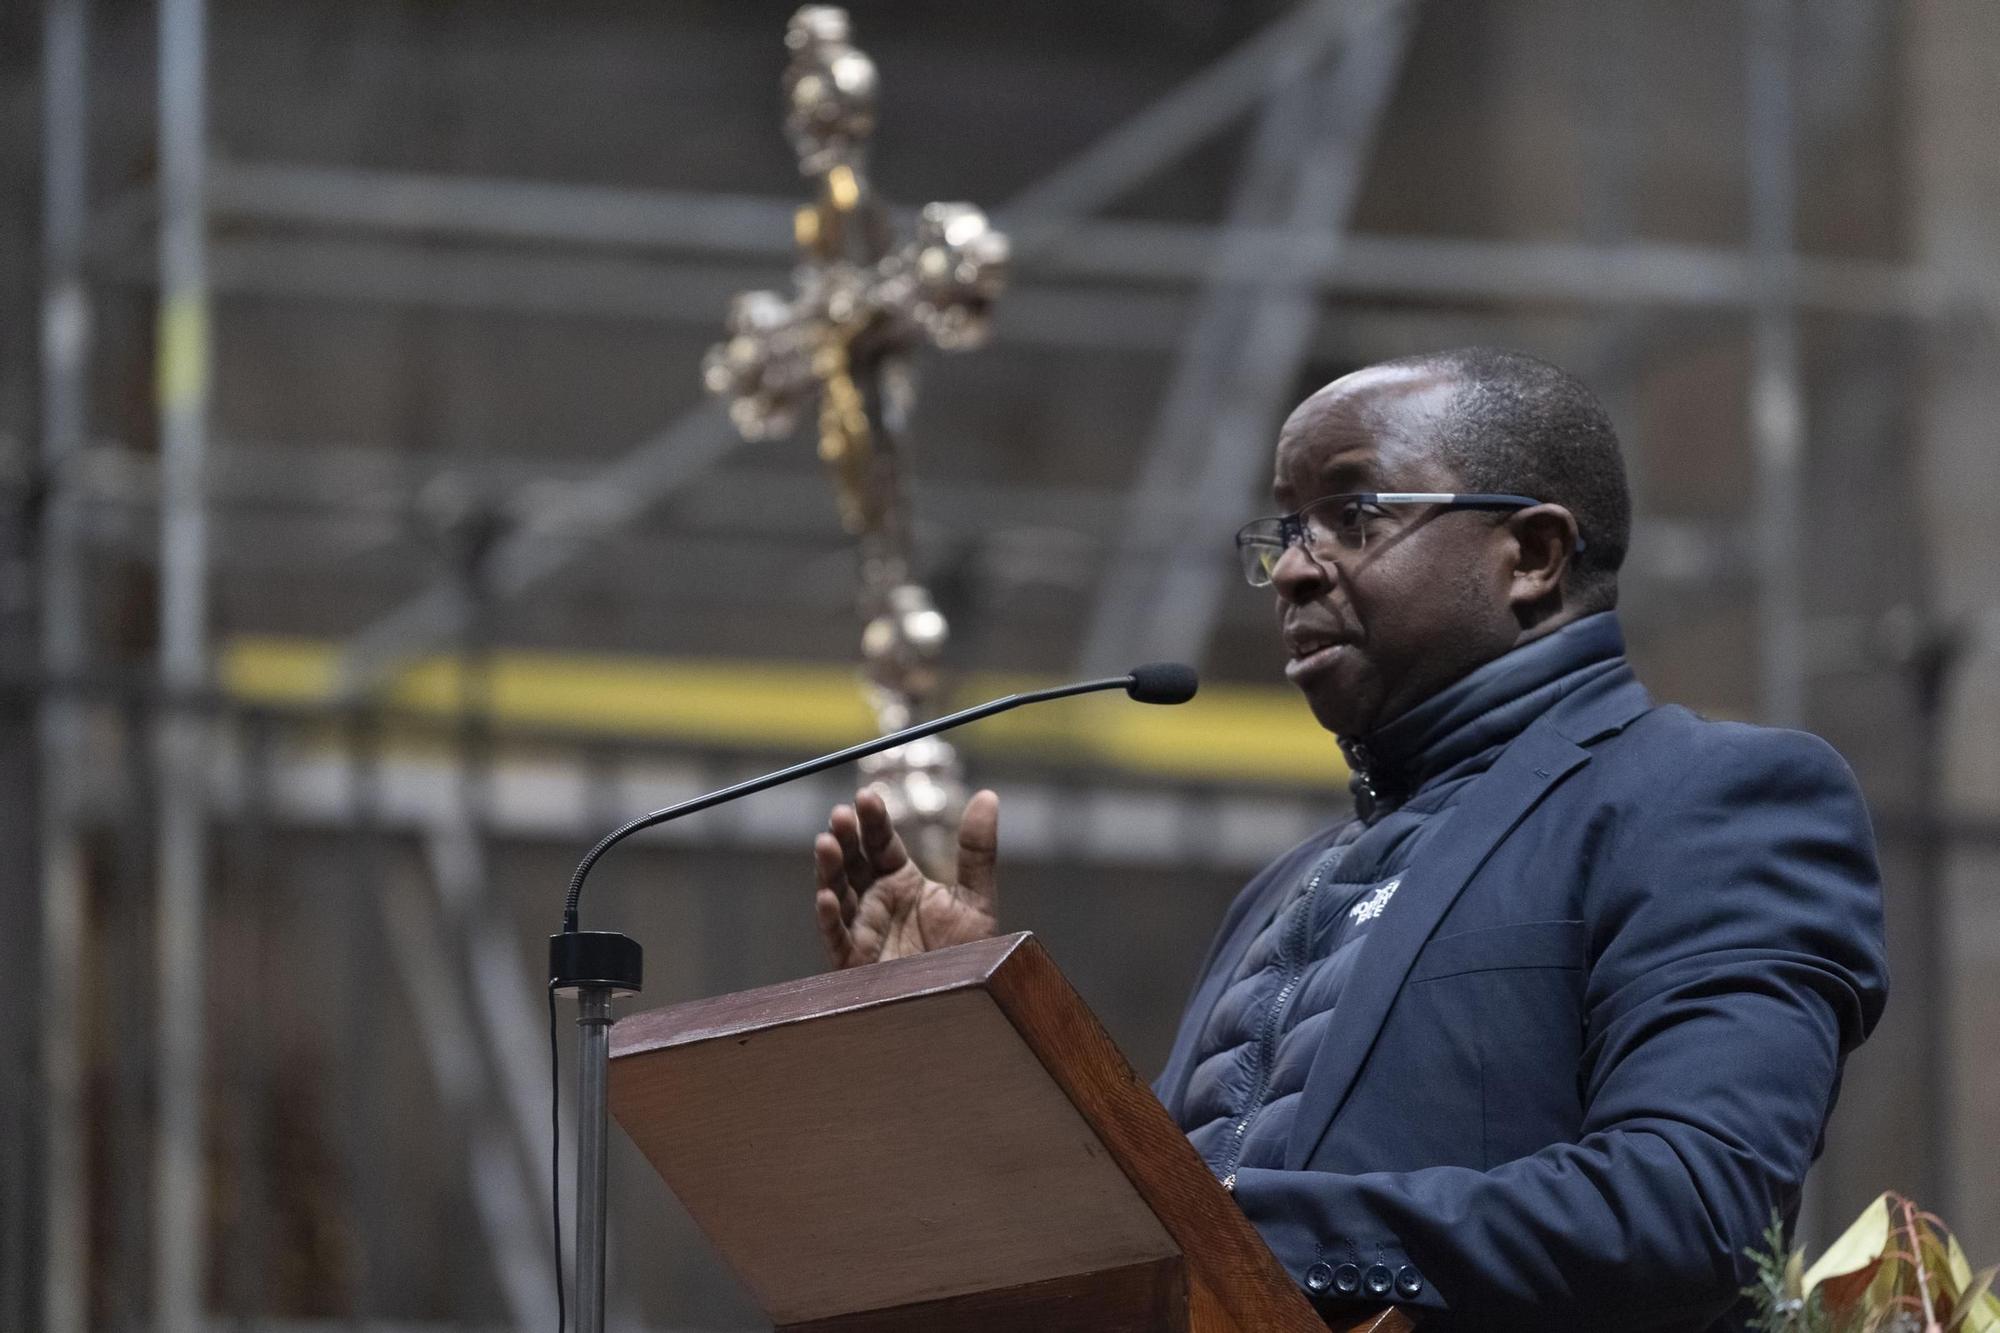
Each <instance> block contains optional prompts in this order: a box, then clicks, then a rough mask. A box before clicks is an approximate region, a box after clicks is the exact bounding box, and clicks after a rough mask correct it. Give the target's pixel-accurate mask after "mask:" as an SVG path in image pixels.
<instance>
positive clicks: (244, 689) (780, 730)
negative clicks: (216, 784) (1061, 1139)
mask: <svg viewBox="0 0 2000 1333" xmlns="http://www.w3.org/2000/svg"><path fill="white" fill-rule="evenodd" d="M336 655H337V649H336V647H335V646H334V645H331V644H327V643H322V642H317V641H310V640H300V639H276V638H239V639H236V640H233V641H231V642H230V643H229V644H228V645H227V646H226V647H225V648H224V649H223V652H222V654H221V658H220V670H221V679H222V682H223V687H224V688H225V689H226V690H227V691H228V692H229V693H230V694H231V695H232V696H234V697H236V698H238V699H240V700H243V701H244V702H248V703H266V704H306V703H317V702H324V701H325V700H327V699H329V698H330V697H331V695H332V693H333V683H334V665H335V660H336ZM1053 683H1055V682H1052V681H1047V680H1040V679H1033V678H1028V677H1022V676H999V675H991V674H981V675H973V676H969V677H967V678H965V679H963V680H961V681H960V682H959V684H958V687H957V688H956V689H955V690H954V691H953V699H952V703H953V706H955V707H964V706H966V705H969V704H972V703H976V702H978V701H980V700H982V699H989V698H992V697H994V696H996V695H1001V694H1007V693H1011V692H1014V691H1018V690H1029V689H1036V688H1040V687H1042V686H1044V685H1049V684H1053ZM492 688H493V712H494V715H495V717H496V719H497V720H498V721H499V722H501V723H503V724H514V725H518V726H538V727H551V728H560V729H566V730H576V731H582V732H592V733H599V734H605V735H618V736H632V737H644V738H648V739H661V740H681V741H687V742H690V743H694V744H701V745H716V746H723V747H736V746H741V747H746V748H760V749H777V750H791V749H797V750H821V749H834V748H837V747H839V746H841V745H848V744H852V743H854V742H855V741H858V740H861V739H863V738H865V737H867V736H869V735H871V734H873V731H874V719H873V717H872V715H871V714H870V712H869V710H868V708H867V705H866V704H865V702H864V701H863V699H862V697H861V692H860V676H859V673H858V672H857V671H855V670H852V669H845V668H840V667H829V666H791V665H783V664H778V663H771V662H718V661H688V660H666V659H656V658H634V657H614V656H594V655H583V654H567V653H533V652H510V653H503V654H500V655H499V656H498V657H497V658H496V659H495V660H494V663H493V678H492ZM383 698H384V699H385V701H386V702H388V703H390V704H391V705H393V706H395V707H398V708H404V709H409V710H412V711H415V712H420V713H433V714H437V715H440V716H442V715H447V714H449V713H450V712H451V711H452V710H453V709H454V708H456V707H457V705H458V698H459V679H458V669H457V665H456V663H455V662H454V661H452V660H451V659H449V658H427V659H424V660H422V661H419V662H417V663H415V664H413V665H412V666H410V667H409V668H407V669H405V670H404V671H402V672H401V673H399V674H398V675H397V676H396V677H395V679H394V680H393V681H391V682H390V684H389V685H388V687H387V689H386V691H385V692H384V695H383ZM953 743H954V744H956V745H959V746H960V747H961V748H962V749H964V750H965V752H966V753H967V754H968V755H978V754H990V755H995V756H998V755H1010V756H1017V757H1023V758H1036V759H1042V760H1046V761H1049V762H1055V763H1073V764H1101V765H1107V766H1110V767H1114V768H1119V769H1124V770H1128V771H1130V772H1134V773H1145V774H1152V775H1157V776H1164V777H1172V778H1176V779H1183V780H1194V781H1200V780H1204V779H1213V780H1221V781H1250V782H1282V783H1288V784H1305V785H1309V786H1316V787H1317V786H1326V787H1331V786H1335V785H1338V784H1340V783H1344V782H1345V781H1346V779H1347V770H1346V768H1345V766H1344V765H1343V764H1342V763H1341V759H1340V751H1339V750H1338V749H1337V748H1336V747H1335V746H1334V743H1333V738H1332V737H1330V736H1328V735H1327V734H1326V733H1325V732H1324V731H1322V730H1320V728H1319V727H1318V725H1317V724H1316V723H1314V721H1313V719H1312V715H1311V713H1309V712H1308V711H1307V710H1306V706H1305V703H1304V701H1303V700H1301V699H1300V698H1299V697H1298V695H1297V694H1296V693H1294V692H1293V691H1291V690H1289V689H1283V688H1257V687H1252V686H1242V685H1207V686H1203V687H1202V691H1201V693H1200V694H1199V695H1197V696H1196V697H1195V698H1194V699H1193V701H1191V702H1189V703H1187V704H1184V705H1182V706H1180V707H1178V708H1142V707H1136V706H1134V705H1133V704H1131V703H1129V702H1127V701H1125V700H1123V699H1120V698H1116V697H1108V696H1099V697H1096V698H1084V699H1076V700H1068V701H1063V702H1059V703H1054V704H1046V705H1043V706H1041V707H1039V708H1031V709H1023V710H1021V711H1019V712H1015V713H1006V714H1002V715H1001V716H999V717H996V718H993V719H991V720H990V721H987V722H982V723H980V724H979V725H978V726H977V727H976V728H974V729H972V730H970V731H967V732H964V733H961V734H960V735H958V736H956V737H954V739H953Z"/></svg>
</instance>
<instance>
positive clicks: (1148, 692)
mask: <svg viewBox="0 0 2000 1333" xmlns="http://www.w3.org/2000/svg"><path fill="white" fill-rule="evenodd" d="M1200 686H1201V677H1199V676H1197V675H1195V673H1194V668H1193V667H1191V666H1189V665H1188V664H1187V663H1185V662H1148V663H1146V665H1144V666H1141V667H1133V668H1132V679H1131V681H1130V683H1128V684H1127V685H1126V686H1125V693H1127V694H1129V695H1131V696H1132V697H1133V698H1134V699H1137V700H1138V701H1139V702H1140V703H1142V704H1184V703H1186V702H1187V701H1188V700H1190V699H1192V698H1194V692H1195V690H1197V689H1198V688H1200Z"/></svg>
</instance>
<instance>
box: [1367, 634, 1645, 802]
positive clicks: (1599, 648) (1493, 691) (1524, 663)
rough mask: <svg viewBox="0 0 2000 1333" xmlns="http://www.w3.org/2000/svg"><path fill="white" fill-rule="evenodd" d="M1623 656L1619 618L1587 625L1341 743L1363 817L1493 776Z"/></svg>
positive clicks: (1503, 660)
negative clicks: (1535, 728) (1554, 711)
mask: <svg viewBox="0 0 2000 1333" xmlns="http://www.w3.org/2000/svg"><path fill="white" fill-rule="evenodd" d="M1624 656H1625V636H1624V633H1623V631H1622V630H1621V628H1620V627H1619V624H1618V617H1617V614H1616V613H1615V612H1610V611H1604V612H1600V613H1598V614H1596V615H1590V616H1585V617H1583V618H1582V619H1580V620H1576V621H1572V622H1571V623H1570V624H1567V625H1565V626H1563V627H1562V628H1561V629H1559V630H1556V631H1555V632H1554V633H1552V634H1549V635H1547V636H1545V637H1543V638H1540V639H1537V640H1535V641H1534V642H1532V643H1529V644H1526V645H1524V646H1522V647H1520V648H1516V649H1514V650H1513V651H1512V652H1509V653H1505V654H1503V655H1502V656H1500V657H1497V658H1495V659H1494V660H1493V661H1491V662H1488V663H1486V664H1485V665H1484V666H1481V667H1478V668H1476V669H1475V670H1473V671H1471V672H1470V673H1468V674H1467V675H1465V676H1463V677H1461V678H1460V679H1459V680H1457V681H1454V682H1453V683H1452V684H1450V685H1447V686H1446V687H1445V688H1444V689H1442V690H1440V691H1438V693H1436V694H1434V695H1432V696H1431V697H1430V698H1428V699H1426V700H1424V701H1423V702H1422V703H1420V704H1418V705H1417V706H1416V707H1414V708H1412V709H1410V710H1409V711H1408V712H1406V713H1404V714H1403V715H1402V716H1401V717H1398V718H1396V719H1394V720H1393V721H1391V722H1388V723H1386V724H1384V725H1383V726H1381V727H1379V728H1377V729H1376V730H1375V731H1373V732H1371V733H1370V734H1368V735H1367V736H1362V737H1356V738H1352V739H1348V738H1343V739H1342V741H1341V749H1342V751H1343V753H1345V754H1346V756H1347V761H1348V765H1349V767H1350V768H1351V769H1352V770H1353V773H1354V782H1353V786H1354V794H1355V805H1356V808H1357V810H1358V811H1359V813H1360V814H1361V817H1362V818H1364V819H1372V818H1373V816H1374V814H1375V813H1376V812H1377V811H1378V810H1380V809H1386V808H1389V807H1393V806H1396V805H1400V804H1402V803H1403V802H1404V801H1406V800H1408V799H1410V798H1411V797H1413V796H1416V795H1417V794H1419V793H1420V792H1422V791H1423V790H1424V789H1425V788H1427V787H1430V786H1434V785H1436V784H1438V783H1440V782H1443V781H1447V780H1450V779H1452V778H1457V777H1463V776H1466V775H1468V774H1471V773H1476V772H1479V771H1481V770H1483V769H1486V768H1488V767H1490V766H1491V764H1492V762H1493V760H1494V758H1495V757H1496V756H1498V754H1499V753H1500V751H1501V750H1502V749H1504V748H1505V747H1506V745H1507V744H1508V742H1510V741H1512V740H1513V739H1514V738H1515V737H1516V736H1519V735H1520V734H1521V733H1522V732H1523V731H1525V730H1526V729H1527V728H1528V726H1529V725H1530V724H1531V723H1533V722H1534V721H1535V719H1536V718H1538V717H1540V716H1542V715H1543V714H1544V713H1546V712H1548V710H1549V709H1550V708H1551V707H1553V706H1554V705H1555V704H1556V703H1557V702H1558V701H1559V700H1561V699H1563V698H1565V697H1567V696H1568V695H1570V694H1573V693H1575V692H1576V691H1577V690H1578V689H1580V688H1582V687H1583V686H1584V685H1586V684H1588V683H1590V682H1591V681H1592V680H1595V679H1598V678H1600V677H1601V676H1603V675H1604V673H1606V672H1608V671H1612V670H1615V669H1616V668H1617V667H1618V666H1620V665H1622V664H1623V661H1624Z"/></svg>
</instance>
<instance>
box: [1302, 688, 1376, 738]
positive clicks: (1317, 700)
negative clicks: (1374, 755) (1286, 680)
mask: <svg viewBox="0 0 2000 1333" xmlns="http://www.w3.org/2000/svg"><path fill="white" fill-rule="evenodd" d="M1292 683H1293V684H1295V685H1297V686H1298V687H1299V693H1301V694H1303V695H1304V696H1305V697H1306V707H1308V708H1310V709H1312V715H1313V717H1314V719H1315V720H1317V721H1318V723H1319V724H1320V725H1321V726H1322V727H1325V728H1326V729H1327V730H1328V731H1330V732H1332V733H1333V734H1334V735H1336V736H1346V737H1354V736H1362V735H1366V734H1367V731H1368V728H1369V726H1370V725H1371V721H1372V719H1373V716H1374V708H1373V707H1372V704H1373V699H1372V695H1371V692H1370V691H1369V690H1367V689H1366V688H1364V687H1362V686H1361V685H1360V684H1359V683H1358V682H1351V681H1347V680H1343V679H1341V676H1340V674H1336V673H1332V672H1326V673H1317V674H1314V675H1312V676H1310V677H1308V678H1305V679H1300V680H1294V681H1293V682H1292Z"/></svg>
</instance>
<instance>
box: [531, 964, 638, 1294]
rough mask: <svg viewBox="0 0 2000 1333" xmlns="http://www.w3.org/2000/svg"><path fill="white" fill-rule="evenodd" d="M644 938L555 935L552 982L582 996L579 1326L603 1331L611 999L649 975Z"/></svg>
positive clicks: (578, 1149)
mask: <svg viewBox="0 0 2000 1333" xmlns="http://www.w3.org/2000/svg"><path fill="white" fill-rule="evenodd" d="M644 975H645V970H644V960H643V955H642V954H641V952H640V949H639V944H638V941H636V940H633V939H631V938H629V937H628V936H625V935H620V934H618V933H616V932H615V931H608V930H607V931H598V930H566V931H564V932H562V933H561V934H559V935H551V936H549V981H550V984H551V985H553V986H554V987H555V988H556V990H557V991H558V992H560V993H565V994H568V993H574V994H575V996H576V1025H577V1027H578V1028H579V1029H580V1030H581V1031H580V1035H579V1039H578V1043H577V1084H576V1089H577V1097H576V1274H575V1276H576V1281H575V1284H574V1286H575V1290H576V1327H577V1333H604V1217H605V1208H604V1185H605V1179H606V1174H607V1172H606V1166H605V1152H606V1149H607V1148H608V1147H609V1144H610V1137H611V1124H610V1105H609V1102H608V1099H607V1097H606V1095H605V1094H606V1087H607V1084H608V1083H609V1081H610V1074H611V999H612V997H613V996H614V995H636V994H638V992H639V986H640V983H641V981H642V980H643V979H644Z"/></svg>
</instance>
